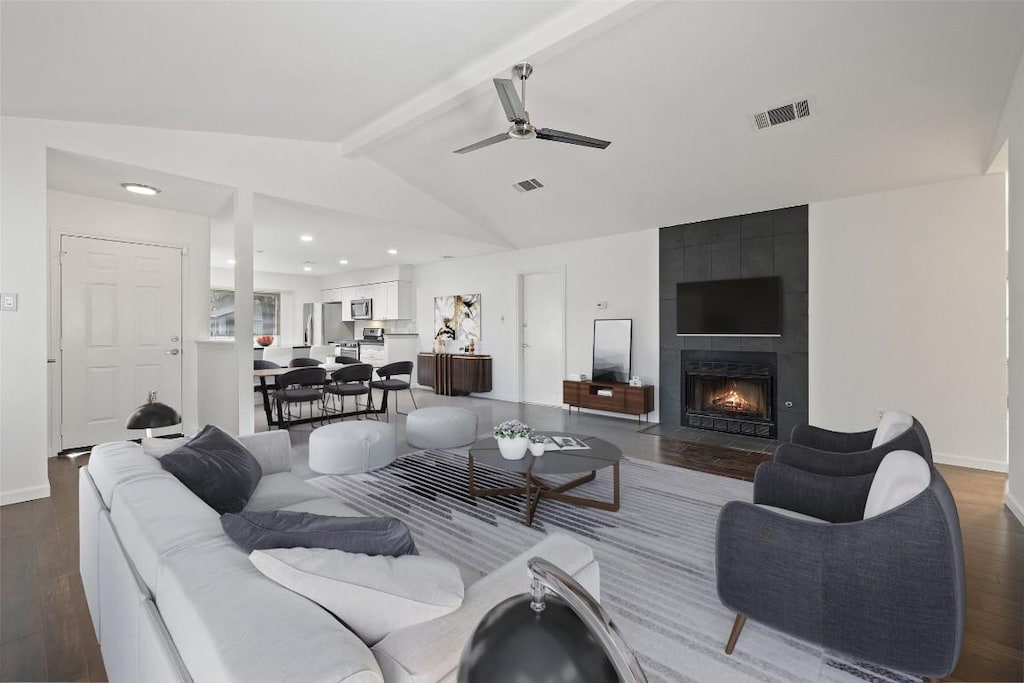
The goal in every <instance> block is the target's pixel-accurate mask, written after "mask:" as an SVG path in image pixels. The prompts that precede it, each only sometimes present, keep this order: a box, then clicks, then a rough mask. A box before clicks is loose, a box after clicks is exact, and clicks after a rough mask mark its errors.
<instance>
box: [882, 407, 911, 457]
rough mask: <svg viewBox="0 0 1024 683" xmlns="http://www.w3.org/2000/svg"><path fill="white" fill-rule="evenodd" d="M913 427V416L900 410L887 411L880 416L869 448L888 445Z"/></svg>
mask: <svg viewBox="0 0 1024 683" xmlns="http://www.w3.org/2000/svg"><path fill="white" fill-rule="evenodd" d="M913 425H914V416H913V415H911V414H909V413H904V412H902V411H900V410H887V411H885V413H883V414H882V420H881V422H879V423H878V429H876V430H875V438H874V439H872V440H871V447H872V448H878V447H879V446H881V445H883V444H886V443H889V442H890V441H892V440H893V439H895V438H896V437H897V436H899V435H900V434H902V433H903V432H905V431H907V430H908V429H910V428H911V427H912V426H913Z"/></svg>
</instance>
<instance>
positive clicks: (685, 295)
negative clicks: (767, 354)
mask: <svg viewBox="0 0 1024 683" xmlns="http://www.w3.org/2000/svg"><path fill="white" fill-rule="evenodd" d="M781 292H782V283H781V280H780V279H779V278H778V277H751V278H743V279H741V280H709V281H706V282H680V283H679V284H677V285H676V334H679V335H694V336H698V335H701V336H711V335H714V336H734V337H779V336H782V304H781V298H782V296H781Z"/></svg>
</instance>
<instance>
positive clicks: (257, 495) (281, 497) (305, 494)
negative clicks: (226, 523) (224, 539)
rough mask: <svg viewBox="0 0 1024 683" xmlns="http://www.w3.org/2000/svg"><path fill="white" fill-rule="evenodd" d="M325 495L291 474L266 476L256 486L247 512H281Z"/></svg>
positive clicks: (247, 505) (246, 507)
mask: <svg viewBox="0 0 1024 683" xmlns="http://www.w3.org/2000/svg"><path fill="white" fill-rule="evenodd" d="M324 495H325V494H324V492H323V491H322V490H321V489H317V488H314V487H312V486H310V485H309V484H307V483H306V482H304V481H302V480H301V479H299V478H298V477H297V476H295V475H294V474H292V473H291V472H280V473H278V474H265V475H263V478H262V479H260V481H259V483H258V484H257V485H256V490H254V491H253V492H252V496H251V497H250V498H249V502H248V503H246V504H245V510H246V511H247V512H261V511H263V510H280V509H281V508H284V507H288V506H289V505H295V504H296V503H302V502H304V501H307V500H315V499H317V498H323V497H324ZM235 512H237V510H236V511H235Z"/></svg>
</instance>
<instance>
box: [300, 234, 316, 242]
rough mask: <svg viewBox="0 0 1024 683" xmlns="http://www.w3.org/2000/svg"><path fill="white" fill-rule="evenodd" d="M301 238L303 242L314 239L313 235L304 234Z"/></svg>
mask: <svg viewBox="0 0 1024 683" xmlns="http://www.w3.org/2000/svg"><path fill="white" fill-rule="evenodd" d="M299 239H300V240H302V241H303V242H312V241H313V236H312V235H302V236H301V237H299Z"/></svg>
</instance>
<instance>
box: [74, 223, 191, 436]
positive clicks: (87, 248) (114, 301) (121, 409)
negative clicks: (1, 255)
mask: <svg viewBox="0 0 1024 683" xmlns="http://www.w3.org/2000/svg"><path fill="white" fill-rule="evenodd" d="M181 291H182V290H181V249H179V248H174V247H161V246H153V245H148V244H135V243H130V242H119V241H115V240H108V239H99V238H92V237H74V236H68V235H62V236H61V241H60V301H61V304H60V383H61V384H60V387H61V392H60V395H61V398H60V406H61V413H60V449H61V450H67V449H70V448H80V447H86V446H92V445H95V444H98V443H105V442H107V441H117V440H121V439H131V438H138V436H139V434H138V433H137V432H136V431H134V430H131V431H130V430H128V429H125V421H126V420H127V419H128V416H129V415H130V414H131V413H132V411H133V410H134V409H135V408H136V407H138V406H139V405H141V404H143V403H145V401H146V398H147V396H148V395H149V392H151V391H156V392H158V396H159V400H160V401H161V402H162V403H166V404H168V405H170V406H173V407H175V408H178V409H180V407H181V397H182V388H181V380H182V364H181V349H182V344H181ZM178 431H180V427H170V428H167V429H164V430H154V433H156V434H163V433H174V432H178Z"/></svg>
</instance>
